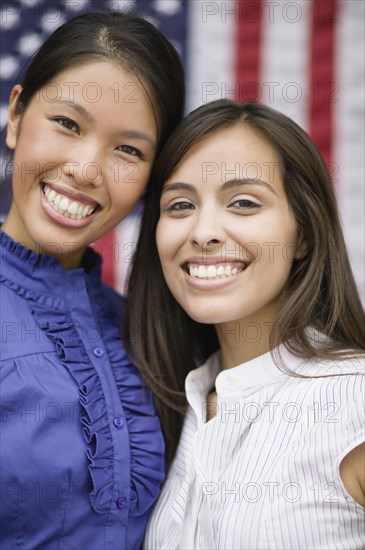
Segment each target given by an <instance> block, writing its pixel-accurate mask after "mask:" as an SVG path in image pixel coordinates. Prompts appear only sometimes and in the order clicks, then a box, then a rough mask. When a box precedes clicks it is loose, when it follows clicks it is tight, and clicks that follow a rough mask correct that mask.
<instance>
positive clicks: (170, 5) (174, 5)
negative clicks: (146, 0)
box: [155, 0, 181, 15]
mask: <svg viewBox="0 0 365 550" xmlns="http://www.w3.org/2000/svg"><path fill="white" fill-rule="evenodd" d="M155 8H156V11H159V12H161V13H166V15H175V13H177V12H178V11H179V10H180V9H181V0H156V1H155Z"/></svg>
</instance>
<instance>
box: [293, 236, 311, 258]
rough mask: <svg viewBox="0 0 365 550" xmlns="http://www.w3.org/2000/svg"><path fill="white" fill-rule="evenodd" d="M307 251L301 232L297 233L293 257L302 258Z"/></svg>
mask: <svg viewBox="0 0 365 550" xmlns="http://www.w3.org/2000/svg"><path fill="white" fill-rule="evenodd" d="M307 252H308V245H307V241H306V240H305V239H304V237H303V235H302V234H299V235H298V240H297V244H296V247H295V253H294V258H295V259H296V260H301V259H302V258H304V256H305V255H306V253H307Z"/></svg>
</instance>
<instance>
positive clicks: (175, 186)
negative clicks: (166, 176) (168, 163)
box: [162, 181, 196, 193]
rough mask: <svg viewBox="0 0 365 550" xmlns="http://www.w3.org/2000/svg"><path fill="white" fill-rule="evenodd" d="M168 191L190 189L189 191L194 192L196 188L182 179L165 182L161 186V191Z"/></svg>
mask: <svg viewBox="0 0 365 550" xmlns="http://www.w3.org/2000/svg"><path fill="white" fill-rule="evenodd" d="M168 191H190V192H191V193H196V189H195V187H194V186H193V185H190V183H183V182H182V181H177V182H174V183H166V184H165V185H164V186H163V188H162V193H167V192H168Z"/></svg>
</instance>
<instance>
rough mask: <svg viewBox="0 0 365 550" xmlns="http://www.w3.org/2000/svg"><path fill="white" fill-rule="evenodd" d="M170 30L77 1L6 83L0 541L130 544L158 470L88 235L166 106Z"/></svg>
mask: <svg viewBox="0 0 365 550" xmlns="http://www.w3.org/2000/svg"><path fill="white" fill-rule="evenodd" d="M183 99H184V85H183V74H182V69H181V64H180V61H179V58H178V55H177V53H176V52H175V50H174V48H173V47H172V46H171V44H170V43H169V42H168V41H167V40H166V39H165V38H164V37H163V36H162V34H161V33H160V32H159V31H157V30H156V29H155V28H154V27H153V26H152V25H151V24H149V23H147V22H146V21H144V20H143V19H140V18H137V17H133V16H127V15H123V14H121V13H108V14H107V13H103V14H102V13H98V14H87V15H82V16H80V17H77V18H75V19H73V20H71V21H69V22H68V23H66V24H65V25H63V26H62V27H60V28H59V29H57V30H56V31H55V32H54V33H53V35H51V37H50V38H49V39H48V40H47V41H46V42H45V43H44V45H43V46H42V47H41V48H40V50H39V51H38V53H37V54H36V56H35V57H34V59H33V61H32V63H31V64H30V66H29V68H28V70H27V72H26V74H25V76H24V79H23V81H22V83H21V84H19V85H17V86H15V87H14V88H13V90H12V92H11V96H10V106H9V114H8V126H7V134H6V144H7V146H8V148H9V149H10V150H12V151H13V153H14V158H13V170H12V172H13V202H12V205H11V208H10V212H9V214H8V217H7V218H6V220H5V222H4V224H3V226H2V229H1V231H0V254H1V267H0V282H1V286H0V290H1V296H0V299H1V302H0V304H1V305H0V307H1V312H0V314H1V363H0V381H1V395H0V397H1V409H0V414H1V416H0V422H1V436H0V437H1V439H0V459H1V464H0V467H1V498H0V526H1V527H0V546H1V548H4V549H5V548H6V549H7V550H9V549H11V548H18V549H26V550H31V549H42V548H47V549H55V548H57V549H67V550H72V549H77V550H86V549H88V550H89V549H90V550H91V549H94V550H101V549H104V548H107V549H108V550H112V549H113V548H115V549H117V548H118V550H121V549H123V548H125V549H128V550H132V549H137V548H139V547H140V544H141V540H142V537H143V534H144V530H145V526H146V522H147V519H148V516H149V513H150V511H151V507H152V505H153V503H154V501H155V499H156V498H157V495H158V493H159V488H160V485H161V483H162V480H163V478H164V443H163V438H162V434H161V428H160V424H159V421H158V418H157V416H156V411H155V407H154V403H153V400H152V397H151V395H150V393H149V391H148V390H147V389H146V387H145V385H144V383H143V381H142V379H141V377H140V375H139V374H138V372H137V371H136V369H135V368H134V367H133V366H132V364H131V362H130V360H129V359H128V356H127V354H126V352H125V351H124V347H123V344H122V342H121V340H120V336H119V333H120V330H119V327H120V322H121V312H122V305H123V304H122V299H121V298H120V297H119V296H118V295H117V294H116V293H115V292H114V291H112V290H111V289H109V288H106V287H105V286H104V285H103V284H102V283H101V280H100V268H101V259H100V257H99V256H98V255H97V254H96V253H95V252H94V251H93V250H92V249H91V248H89V245H90V243H92V242H94V241H95V240H97V239H98V238H99V237H101V236H102V235H103V234H105V233H106V232H107V231H109V230H110V229H112V228H113V227H114V226H116V225H117V224H118V223H119V222H120V221H121V220H122V219H123V218H124V217H125V216H126V215H127V214H128V213H129V212H130V211H131V210H132V208H133V207H134V206H135V204H136V203H137V201H138V199H139V198H140V197H141V195H142V193H143V192H144V190H145V187H146V184H147V182H148V179H149V176H150V171H151V168H152V164H153V161H154V159H155V156H156V153H157V152H158V150H159V149H160V147H161V146H162V145H163V143H164V142H165V140H166V138H167V136H168V134H169V133H170V132H171V130H172V129H173V128H174V126H175V125H176V124H177V122H178V121H179V120H180V118H181V115H182V109H183Z"/></svg>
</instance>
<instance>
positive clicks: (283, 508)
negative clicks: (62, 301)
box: [127, 101, 365, 550]
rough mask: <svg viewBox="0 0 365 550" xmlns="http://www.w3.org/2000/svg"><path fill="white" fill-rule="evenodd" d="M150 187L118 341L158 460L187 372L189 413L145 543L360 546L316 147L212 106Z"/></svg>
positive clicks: (327, 215)
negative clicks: (159, 442) (140, 389)
mask: <svg viewBox="0 0 365 550" xmlns="http://www.w3.org/2000/svg"><path fill="white" fill-rule="evenodd" d="M153 178H154V179H153V184H152V186H151V188H150V196H149V201H147V207H146V211H145V214H144V218H143V222H142V228H141V236H140V241H139V245H138V249H137V253H136V258H135V265H134V268H133V272H132V275H131V282H130V297H129V300H130V301H129V303H128V306H127V312H128V319H127V320H128V322H129V323H130V324H129V326H133V327H134V331H133V339H132V338H131V334H129V340H130V342H131V347H132V351H133V354H134V357H135V360H136V362H137V364H138V365H139V367H140V369H141V370H142V372H143V373H144V375H145V377H146V380H147V381H148V382H149V384H150V385H151V387H152V388H153V389H154V391H155V394H156V400H157V403H158V406H159V409H160V414H161V419H162V422H163V425H164V429H165V434H166V438H167V442H168V443H170V448H172V449H173V447H174V439H173V432H174V430H175V433H176V432H178V431H179V429H178V428H179V424H178V419H177V417H176V415H175V416H174V412H173V411H174V410H178V408H179V399H181V393H179V392H181V390H182V384H183V380H184V378H185V376H186V375H187V376H186V380H185V390H186V397H187V408H186V416H185V421H184V426H183V430H182V434H181V438H180V443H179V445H178V449H177V453H176V456H175V459H174V460H173V462H172V465H171V467H170V470H169V473H168V477H167V480H166V483H165V486H164V488H163V490H162V494H161V497H160V500H159V502H158V504H157V506H156V508H155V510H154V513H153V515H152V517H151V520H150V524H149V528H148V531H147V535H146V541H145V547H146V548H147V549H166V550H171V549H174V548H180V549H206V550H212V549H227V550H228V549H239V550H244V549H249V550H255V549H256V550H263V549H281V550H282V549H287V550H295V549H316V550H317V549H334V548H336V549H348V550H350V549H351V550H354V549H363V548H364V547H365V533H364V526H365V522H364V508H363V507H364V505H365V494H364V493H365V455H364V441H365V437H364V424H365V422H364V352H365V332H364V331H365V316H364V311H363V308H362V306H361V302H360V299H359V296H358V292H357V289H356V286H355V283H354V280H353V276H352V273H351V268H350V265H349V261H348V257H347V253H346V248H345V244H344V240H343V236H342V232H341V227H340V222H339V218H338V213H337V207H336V201H335V197H334V193H333V189H332V186H331V182H330V176H329V174H328V171H327V169H326V166H325V163H324V161H323V160H322V158H321V156H320V154H319V152H318V150H317V149H316V147H315V145H314V144H313V143H312V141H311V140H310V138H309V137H308V136H307V135H306V134H305V132H304V131H303V130H301V129H300V128H299V127H298V126H297V125H296V124H295V123H294V122H293V121H291V120H290V119H288V118H287V117H285V116H284V115H282V114H280V113H278V112H276V111H274V110H272V109H270V108H268V107H265V106H262V105H259V104H253V103H248V104H243V105H242V104H239V103H235V102H232V101H217V102H213V103H211V104H207V105H205V106H202V107H200V108H199V109H197V110H196V111H194V112H193V113H192V114H191V115H190V116H188V117H187V119H185V121H184V122H183V123H182V124H181V125H180V127H179V128H178V129H177V131H176V132H175V133H174V134H173V135H172V137H171V138H170V140H169V141H168V143H167V145H166V147H165V148H164V150H163V152H162V154H161V157H160V160H159V162H158V165H157V168H156V171H155V173H154V176H153ZM344 184H345V182H344ZM155 234H156V240H155V238H154V235H155ZM146 273H147V275H146ZM164 278H165V281H164ZM152 319H153V322H152ZM136 327H139V329H140V334H139V336H140V337H139V338H138V337H137V338H136ZM208 356H209V357H208ZM207 357H208V359H206V358H207ZM199 358H200V364H201V362H202V361H201V360H202V358H205V359H206V360H205V363H204V364H203V366H200V367H198V368H194V367H195V366H196V364H197V362H199ZM189 371H191V372H189ZM188 372H189V374H187V373H188ZM164 404H165V405H164ZM176 419H177V421H176Z"/></svg>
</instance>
